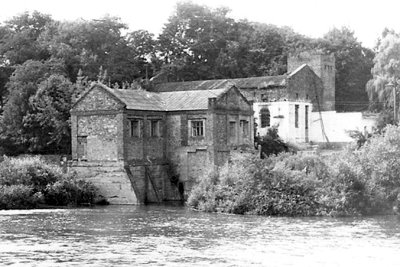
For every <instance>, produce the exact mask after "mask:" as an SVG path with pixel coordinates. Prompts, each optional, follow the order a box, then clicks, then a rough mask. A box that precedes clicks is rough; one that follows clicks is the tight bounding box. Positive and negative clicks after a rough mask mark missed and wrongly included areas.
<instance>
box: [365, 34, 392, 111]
mask: <svg viewBox="0 0 400 267" xmlns="http://www.w3.org/2000/svg"><path fill="white" fill-rule="evenodd" d="M373 62H374V66H373V68H372V70H371V72H372V76H373V77H372V79H371V80H370V81H369V82H368V84H367V86H366V89H367V92H368V95H369V97H370V100H371V101H372V102H377V101H379V104H381V105H378V108H384V109H385V108H390V107H393V91H392V88H391V87H390V86H387V85H388V83H389V82H392V83H397V81H398V79H400V36H399V34H397V33H395V32H393V31H384V32H383V35H382V39H381V40H380V41H379V42H378V45H377V48H376V54H375V57H374V60H373Z"/></svg>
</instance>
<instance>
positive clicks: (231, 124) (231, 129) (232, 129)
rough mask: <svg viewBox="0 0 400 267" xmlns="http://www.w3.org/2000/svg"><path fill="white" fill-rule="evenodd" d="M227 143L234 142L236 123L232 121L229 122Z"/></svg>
mask: <svg viewBox="0 0 400 267" xmlns="http://www.w3.org/2000/svg"><path fill="white" fill-rule="evenodd" d="M229 141H230V142H231V143H235V142H236V122H234V121H230V122H229Z"/></svg>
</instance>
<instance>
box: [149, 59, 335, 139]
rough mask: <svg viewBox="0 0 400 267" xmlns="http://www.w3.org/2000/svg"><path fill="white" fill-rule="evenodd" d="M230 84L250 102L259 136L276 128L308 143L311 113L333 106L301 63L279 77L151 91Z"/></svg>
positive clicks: (163, 86) (194, 83)
mask: <svg viewBox="0 0 400 267" xmlns="http://www.w3.org/2000/svg"><path fill="white" fill-rule="evenodd" d="M233 84H234V85H235V86H237V87H238V88H239V89H240V91H241V92H242V94H243V95H244V96H245V97H246V98H247V99H248V100H249V101H251V102H253V109H254V118H255V123H256V134H259V135H261V136H262V135H265V134H266V133H267V130H268V129H269V128H270V127H277V128H278V133H279V135H280V136H281V137H282V138H283V139H285V140H287V141H293V142H308V141H309V136H310V125H311V119H310V118H311V112H312V111H324V110H331V109H332V108H333V107H334V100H332V99H330V98H329V95H328V94H324V87H323V83H322V81H321V79H320V78H319V77H318V76H317V75H316V74H315V73H314V72H313V71H312V69H311V68H310V67H309V66H308V65H305V64H303V65H300V66H299V67H297V69H295V70H294V71H293V72H291V73H289V74H286V75H281V76H264V77H252V78H240V79H223V80H207V81H191V82H175V83H161V84H158V85H156V86H155V88H154V91H156V92H170V91H186V90H190V91H193V90H199V91H202V90H208V89H212V88H221V87H223V88H228V87H230V86H232V85H233ZM325 98H326V99H325ZM323 103H328V104H325V105H324V104H323Z"/></svg>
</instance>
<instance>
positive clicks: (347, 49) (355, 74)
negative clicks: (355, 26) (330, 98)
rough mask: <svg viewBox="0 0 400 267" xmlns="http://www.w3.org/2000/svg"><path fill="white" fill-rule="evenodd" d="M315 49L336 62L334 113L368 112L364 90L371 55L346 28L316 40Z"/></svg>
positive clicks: (371, 58) (371, 52)
mask: <svg viewBox="0 0 400 267" xmlns="http://www.w3.org/2000/svg"><path fill="white" fill-rule="evenodd" d="M317 44H318V45H319V48H322V49H323V51H325V52H326V53H334V54H335V61H336V66H335V67H336V80H335V86H336V110H338V111H359V110H365V109H366V108H368V95H367V93H366V91H365V86H366V84H367V82H368V80H370V79H371V77H372V76H371V73H370V70H371V68H372V65H373V62H372V60H373V57H374V53H373V51H372V50H370V49H368V48H365V47H363V46H362V45H361V43H360V42H359V41H358V40H357V38H356V37H355V36H354V32H353V31H352V30H350V29H348V28H346V27H342V28H341V29H337V28H334V29H332V30H330V31H329V32H328V33H327V34H325V35H324V37H323V39H322V40H319V43H317Z"/></svg>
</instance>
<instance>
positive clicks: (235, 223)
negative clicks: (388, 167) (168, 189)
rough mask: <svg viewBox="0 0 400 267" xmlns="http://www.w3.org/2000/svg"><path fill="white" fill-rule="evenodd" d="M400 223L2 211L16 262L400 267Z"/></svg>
mask: <svg viewBox="0 0 400 267" xmlns="http://www.w3.org/2000/svg"><path fill="white" fill-rule="evenodd" d="M399 252H400V221H399V219H398V218H397V217H395V216H385V217H382V216H380V217H368V218H285V217H257V216H239V215H226V214H210V213H201V212H196V211H192V210H189V209H187V208H185V207H176V206H175V207H174V206H106V207H96V208H81V209H43V210H12V211H0V264H1V265H2V266H4V265H10V266H210V265H212V266H307V267H308V266H385V267H387V266H396V267H398V266H400V253H399Z"/></svg>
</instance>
